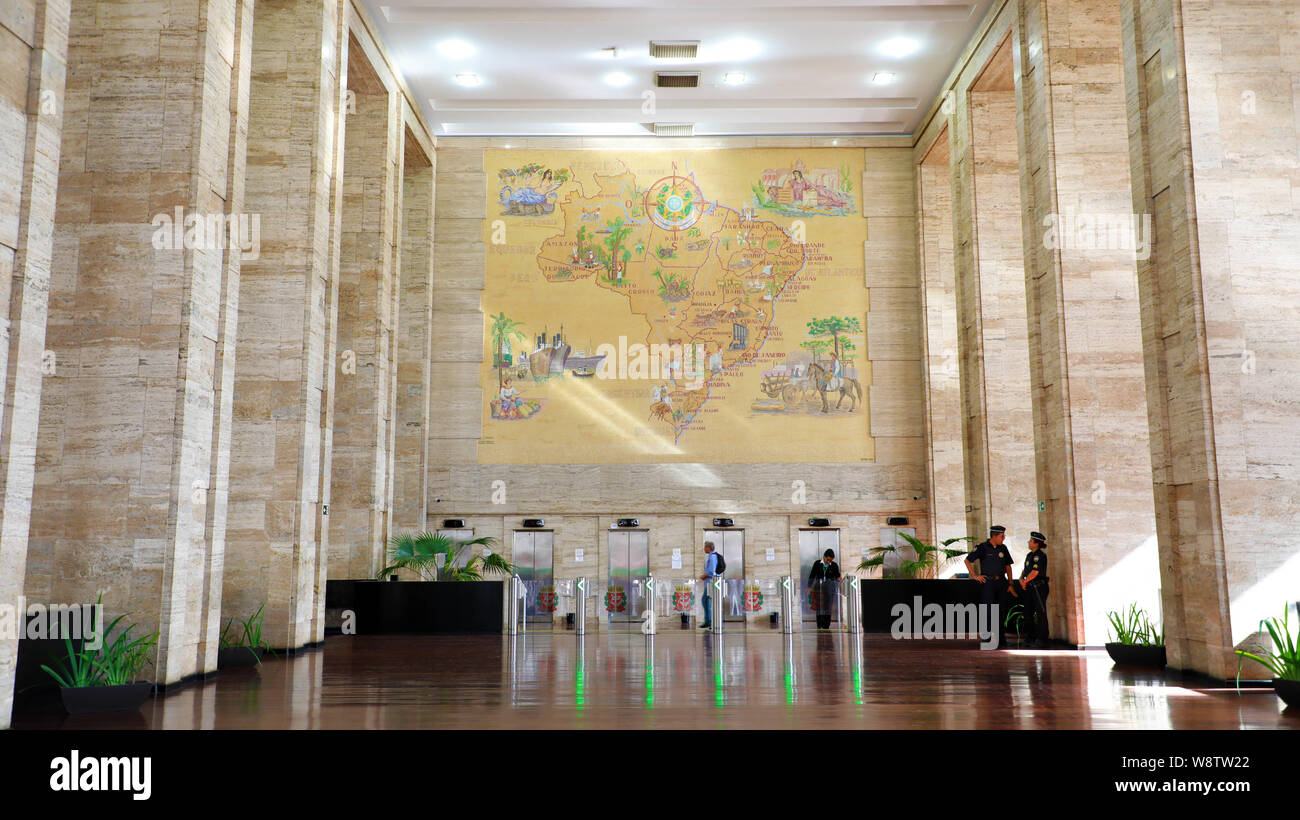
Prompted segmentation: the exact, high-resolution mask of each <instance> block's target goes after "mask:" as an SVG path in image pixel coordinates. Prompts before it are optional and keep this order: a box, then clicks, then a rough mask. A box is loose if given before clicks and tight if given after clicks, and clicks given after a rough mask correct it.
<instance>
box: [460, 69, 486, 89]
mask: <svg viewBox="0 0 1300 820" xmlns="http://www.w3.org/2000/svg"><path fill="white" fill-rule="evenodd" d="M456 84H457V85H463V86H465V87H467V88H473V87H474V86H476V85H482V84H483V78H482V77H480V76H479V75H477V74H474V73H472V72H469V71H465V72H462V73H460V74H457V75H456Z"/></svg>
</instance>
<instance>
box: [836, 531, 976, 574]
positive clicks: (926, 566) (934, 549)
mask: <svg viewBox="0 0 1300 820" xmlns="http://www.w3.org/2000/svg"><path fill="white" fill-rule="evenodd" d="M898 536H899V537H900V538H902V539H903V540H904V541H906V542H907V545H908V546H909V547H911V548H912V553H913V554H914V555H915V556H916V558H915V559H908V558H903V557H902V552H900V549H899V547H898V546H897V545H891V546H887V547H872V548H871V552H872V553H874V554H873V555H872V556H871V557H870V558H866V559H864V560H863V561H862V563H860V564H858V569H873V568H875V567H883V566H884V565H885V559H886V558H887V557H888V556H890V555H898V556H899V558H900V560H899V562H898V569H897V570H896V571H895V573H894V575H893V577H895V578H924V577H927V576H929V575H932V574H935V573H937V572H938V571H939V569H940V568H941V567H943V565H944V564H945V563H946V562H947V561H949V560H950V559H952V558H956V557H957V556H958V555H963V554H965V552H966V551H965V550H958V549H951V547H952V545H953V544H956V543H957V542H959V541H973V540H974V539H973V538H971V537H970V536H969V535H963V536H962V537H960V538H948V539H946V540H945V541H944V542H943V544H942V545H941V546H934V545H933V544H927V543H925V542H924V541H922V540H921V539H919V538H917V537H916V536H914V535H909V534H908V533H905V532H900V533H898Z"/></svg>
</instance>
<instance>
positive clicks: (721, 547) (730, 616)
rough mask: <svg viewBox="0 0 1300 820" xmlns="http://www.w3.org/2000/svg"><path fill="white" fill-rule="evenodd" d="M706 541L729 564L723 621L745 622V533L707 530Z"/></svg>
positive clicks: (725, 584) (723, 580)
mask: <svg viewBox="0 0 1300 820" xmlns="http://www.w3.org/2000/svg"><path fill="white" fill-rule="evenodd" d="M704 540H705V541H712V542H713V548H714V549H716V550H717V551H718V552H719V553H721V555H722V557H723V558H724V559H725V560H726V562H727V570H726V572H724V573H722V599H723V605H722V620H723V621H739V622H740V623H744V622H745V531H744V530H731V529H728V530H705V531H704Z"/></svg>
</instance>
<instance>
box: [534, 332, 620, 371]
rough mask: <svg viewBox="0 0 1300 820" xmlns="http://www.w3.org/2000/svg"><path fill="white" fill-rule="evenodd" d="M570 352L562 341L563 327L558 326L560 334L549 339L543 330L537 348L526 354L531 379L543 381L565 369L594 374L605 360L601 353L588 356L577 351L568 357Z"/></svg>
mask: <svg viewBox="0 0 1300 820" xmlns="http://www.w3.org/2000/svg"><path fill="white" fill-rule="evenodd" d="M572 352H573V348H572V347H571V346H570V345H569V343H568V342H566V341H564V326H563V325H561V326H560V332H559V333H556V334H555V335H554V336H552V337H550V338H549V339H548V338H547V336H546V332H545V331H544V330H543V331H542V335H541V336H538V337H537V348H536V349H535V350H534V351H533V352H532V353H529V354H528V368H529V370H530V371H531V372H532V374H533V378H535V379H544V378H546V377H548V376H550V375H551V374H553V373H563V372H564V371H565V370H566V369H567V370H574V371H584V372H583V375H588V373H587V372H586V371H589V372H590V373H594V372H595V371H596V368H598V367H599V366H600V363H601V362H603V361H604V360H605V354H603V353H602V354H600V355H597V356H588V355H587V352H586V351H585V350H579V351H578V352H577V354H576V355H570V353H572Z"/></svg>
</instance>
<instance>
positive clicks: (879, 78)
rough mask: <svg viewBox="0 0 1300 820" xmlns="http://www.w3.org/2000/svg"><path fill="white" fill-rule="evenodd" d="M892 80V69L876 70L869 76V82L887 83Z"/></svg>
mask: <svg viewBox="0 0 1300 820" xmlns="http://www.w3.org/2000/svg"><path fill="white" fill-rule="evenodd" d="M893 81H894V72H892V71H877V72H876V73H875V74H874V75H872V77H871V82H872V83H874V84H876V85H889V84H890V83H892V82H893Z"/></svg>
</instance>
